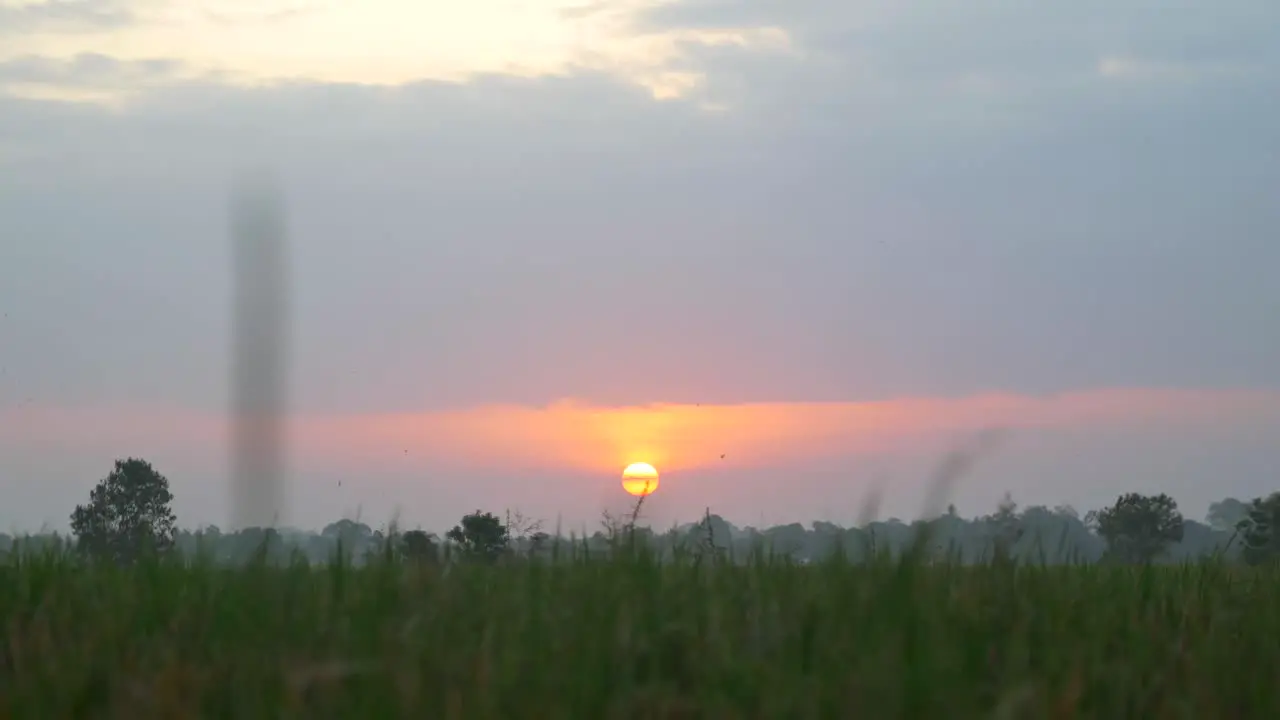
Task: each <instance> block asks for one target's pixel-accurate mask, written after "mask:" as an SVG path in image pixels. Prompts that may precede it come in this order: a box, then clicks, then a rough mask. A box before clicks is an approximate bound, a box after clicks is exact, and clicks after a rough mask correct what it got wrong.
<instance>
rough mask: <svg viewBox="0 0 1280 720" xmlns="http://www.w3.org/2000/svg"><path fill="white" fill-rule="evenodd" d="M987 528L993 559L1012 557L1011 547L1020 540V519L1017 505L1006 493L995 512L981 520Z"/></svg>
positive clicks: (1021, 530)
mask: <svg viewBox="0 0 1280 720" xmlns="http://www.w3.org/2000/svg"><path fill="white" fill-rule="evenodd" d="M982 520H983V522H985V523H986V525H987V527H988V528H989V531H988V532H989V533H990V538H991V545H992V547H991V549H992V552H993V553H994V558H995V559H999V560H1007V559H1009V558H1010V557H1012V556H1013V546H1014V545H1015V544H1016V543H1017V542H1018V540H1020V539H1022V533H1023V528H1022V518H1021V517H1019V515H1018V503H1016V502H1014V500H1013V495H1012V494H1010V493H1008V492H1006V493H1005V494H1004V497H1003V498H1001V500H1000V504H999V505H997V506H996V511H995V512H994V513H992V514H991V515H988V516H986V517H985V518H983V519H982Z"/></svg>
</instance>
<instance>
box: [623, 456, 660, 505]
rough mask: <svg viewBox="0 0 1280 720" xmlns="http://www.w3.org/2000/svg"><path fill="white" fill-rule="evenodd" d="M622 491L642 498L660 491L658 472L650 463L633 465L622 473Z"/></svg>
mask: <svg viewBox="0 0 1280 720" xmlns="http://www.w3.org/2000/svg"><path fill="white" fill-rule="evenodd" d="M622 489H623V490H626V491H627V492H628V493H630V494H632V495H635V496H636V497H641V496H644V495H651V494H653V493H654V492H656V491H657V490H658V471H657V470H656V469H654V467H653V466H652V465H650V464H649V463H642V462H637V463H631V464H630V465H628V466H627V469H626V470H623V471H622Z"/></svg>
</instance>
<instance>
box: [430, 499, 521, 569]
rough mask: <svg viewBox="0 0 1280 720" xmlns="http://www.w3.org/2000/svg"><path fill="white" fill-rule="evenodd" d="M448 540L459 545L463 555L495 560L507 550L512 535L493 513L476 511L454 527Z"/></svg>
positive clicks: (448, 535) (447, 536) (447, 535)
mask: <svg viewBox="0 0 1280 720" xmlns="http://www.w3.org/2000/svg"><path fill="white" fill-rule="evenodd" d="M445 537H446V538H448V539H449V540H451V541H453V542H455V543H457V545H458V549H459V550H461V551H462V554H463V555H465V556H467V557H471V558H476V559H484V560H494V559H497V558H498V557H499V556H501V555H502V554H503V553H504V552H506V550H507V543H508V541H509V540H510V534H509V533H508V531H507V526H506V525H505V524H503V522H502V519H501V518H499V517H498V516H497V515H494V514H493V513H487V512H481V511H479V510H476V511H475V512H473V513H471V514H470V515H465V516H463V518H462V523H461V524H459V525H454V526H453V529H452V530H450V531H449V532H448V533H447V534H446V535H445Z"/></svg>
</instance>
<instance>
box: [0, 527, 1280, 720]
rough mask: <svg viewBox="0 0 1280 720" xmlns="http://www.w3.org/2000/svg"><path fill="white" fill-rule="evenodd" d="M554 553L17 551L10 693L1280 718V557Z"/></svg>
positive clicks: (98, 702)
mask: <svg viewBox="0 0 1280 720" xmlns="http://www.w3.org/2000/svg"><path fill="white" fill-rule="evenodd" d="M615 549H617V548H615ZM555 555H556V556H555V557H554V558H551V559H547V560H529V559H514V558H509V557H508V558H502V559H499V560H497V561H493V562H485V561H479V560H468V561H457V562H445V563H436V562H425V563H415V562H406V561H404V560H403V559H397V558H395V557H394V555H393V554H391V553H388V554H387V555H386V557H385V558H384V559H383V560H381V561H375V562H369V563H366V564H365V565H363V566H361V567H353V566H351V565H349V564H348V563H343V562H334V563H331V564H328V565H326V566H321V567H313V566H309V565H308V564H307V563H306V562H305V561H302V560H301V559H299V561H297V562H295V563H294V564H292V565H290V566H286V567H280V566H272V565H268V564H265V563H251V564H249V565H248V566H245V567H239V568H230V567H225V566H216V565H212V564H208V563H199V562H196V563H190V562H179V561H177V560H174V559H170V560H157V561H147V562H140V563H136V564H130V565H125V566H120V565H117V564H107V563H86V562H84V561H81V560H78V559H77V558H76V557H75V556H72V555H66V554H64V555H55V554H51V553H50V554H44V555H39V556H32V555H25V556H24V555H21V554H15V555H12V556H10V558H9V561H8V562H7V564H4V565H0V617H3V620H4V623H5V625H4V628H5V630H4V636H3V640H4V642H3V643H2V645H0V715H3V716H6V717H129V718H136V717H370V718H372V717H415V718H421V717H442V718H450V717H492V718H512V717H538V718H588V717H591V718H595V717H599V718H610V717H616V718H622V717H627V718H631V717H743V718H746V717H884V718H893V717H1028V718H1031V717H1035V718H1045V717H1117V718H1118V717H1188V718H1190V717H1280V692H1278V691H1277V688H1276V679H1275V673H1274V668H1276V667H1278V666H1280V643H1277V642H1276V641H1275V638H1276V637H1278V636H1280V605H1278V604H1277V603H1276V602H1275V598H1276V597H1277V596H1280V574H1278V573H1276V572H1273V571H1271V570H1268V569H1260V568H1247V567H1240V566H1228V565H1226V564H1222V563H1200V564H1195V565H1183V566H1167V565H1166V566H1152V565H1148V566H1140V567H1133V566H1123V565H1116V566H1106V565H1093V566H1077V567H1072V566H1017V565H1015V564H1014V563H1012V562H1009V561H1001V560H999V559H997V560H996V561H995V562H991V563H987V564H982V565H963V566H962V565H958V564H950V563H930V562H925V561H924V560H922V559H921V557H919V556H916V555H912V554H907V555H906V556H903V557H900V558H898V559H892V558H889V557H887V556H881V557H879V558H876V559H873V560H871V561H869V562H852V561H848V560H844V559H842V558H840V557H839V556H836V557H834V558H832V559H830V560H828V561H826V562H822V563H818V564H812V565H808V566H802V565H799V564H796V563H793V562H790V561H788V560H786V559H782V558H774V559H770V558H766V557H764V556H757V557H755V558H753V559H752V560H751V562H748V563H741V562H739V563H730V562H726V561H725V560H724V559H723V558H722V557H720V556H718V555H717V554H715V553H710V554H706V553H699V552H691V553H680V554H678V555H677V556H676V557H674V558H673V559H671V560H670V561H667V562H658V561H657V559H656V558H655V556H653V555H652V554H650V553H648V552H646V551H644V550H643V549H640V550H635V549H632V550H631V551H627V552H621V551H620V552H616V553H615V554H614V556H613V557H612V558H610V559H600V558H598V557H596V556H594V555H588V554H584V553H582V552H580V551H578V550H577V549H576V548H560V549H557V550H556V552H555Z"/></svg>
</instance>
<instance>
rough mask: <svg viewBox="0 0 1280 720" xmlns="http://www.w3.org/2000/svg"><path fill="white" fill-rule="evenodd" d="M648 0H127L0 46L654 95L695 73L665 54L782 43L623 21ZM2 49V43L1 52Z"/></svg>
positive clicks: (694, 78) (683, 91)
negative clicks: (96, 17) (95, 25)
mask: <svg viewBox="0 0 1280 720" xmlns="http://www.w3.org/2000/svg"><path fill="white" fill-rule="evenodd" d="M648 5H649V2H648V1H647V0H620V1H616V2H611V3H608V4H607V5H604V6H601V7H599V8H597V9H595V11H593V12H586V13H583V12H576V11H577V10H579V9H580V8H579V7H578V6H576V5H574V4H571V3H564V2H561V0H538V1H536V2H520V3H515V2H511V1H510V0H475V1H474V2H468V3H465V4H458V3H452V2H444V1H441V0H412V1H410V0H369V1H367V2H360V3H329V2H325V3H320V2H301V3H297V2H290V3H279V2H275V3H265V4H264V3H252V4H249V3H233V4H227V3H213V2H205V1H203V0H187V1H185V2H179V3H147V2H142V1H141V0H137V2H135V3H134V4H132V5H130V6H129V7H130V8H131V12H132V13H133V15H131V17H132V19H133V20H134V21H133V22H131V23H129V24H127V25H126V24H121V25H119V26H113V27H111V28H109V30H111V32H105V30H107V29H108V28H104V29H103V30H104V31H103V32H98V33H95V34H85V33H77V34H69V33H64V34H57V33H47V34H43V35H40V36H32V37H30V38H17V39H16V40H15V41H14V42H13V43H12V48H11V49H10V50H9V51H8V54H9V55H11V56H12V55H13V54H35V55H46V56H51V57H58V58H67V57H72V56H75V55H79V54H85V53H91V54H100V55H110V56H113V57H117V58H119V59H121V60H141V59H145V58H151V57H171V58H175V59H177V60H179V61H180V62H182V63H184V64H185V65H188V66H191V67H193V68H196V69H197V70H199V71H200V72H216V73H220V74H224V75H226V76H228V77H230V78H235V79H236V80H237V81H239V82H247V83H256V84H260V83H263V82H275V81H281V80H290V81H297V80H306V81H311V82H331V83H360V84H373V85H401V84H405V83H410V82H417V81H422V80H430V79H437V80H439V79H444V80H450V81H461V80H465V79H467V78H469V77H473V76H476V75H484V74H494V73H501V74H508V75H514V76H521V77H539V76H547V75H565V74H569V73H574V72H580V71H583V70H585V71H588V72H598V73H605V74H608V75H610V76H613V77H618V78H621V79H623V80H625V81H627V82H631V83H635V84H638V85H640V86H642V87H644V88H646V89H647V90H648V91H649V92H650V93H651V94H652V95H653V96H654V97H655V98H658V99H671V98H676V97H683V96H686V95H689V94H690V93H693V92H694V91H695V90H696V89H697V88H698V86H699V85H700V84H701V83H702V81H703V77H702V75H701V73H699V72H697V71H696V70H689V69H687V68H680V69H677V68H675V67H674V66H675V65H677V64H679V63H680V61H681V60H682V59H683V58H684V57H685V56H686V55H687V54H688V50H689V49H691V48H697V47H720V46H732V47H735V48H739V49H741V50H751V51H757V52H775V53H776V52H786V51H787V50H788V49H789V45H790V43H789V40H788V38H787V36H786V34H785V33H783V32H781V31H779V30H778V29H777V28H771V27H752V26H725V27H717V28H671V29H665V30H662V31H653V32H642V33H637V32H632V31H631V27H632V23H631V22H630V19H631V18H632V17H633V16H634V15H635V14H636V13H638V12H640V11H641V10H643V9H644V8H646V7H647V6H648ZM2 58H3V54H0V59H2Z"/></svg>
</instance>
